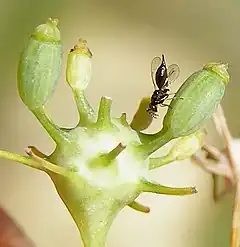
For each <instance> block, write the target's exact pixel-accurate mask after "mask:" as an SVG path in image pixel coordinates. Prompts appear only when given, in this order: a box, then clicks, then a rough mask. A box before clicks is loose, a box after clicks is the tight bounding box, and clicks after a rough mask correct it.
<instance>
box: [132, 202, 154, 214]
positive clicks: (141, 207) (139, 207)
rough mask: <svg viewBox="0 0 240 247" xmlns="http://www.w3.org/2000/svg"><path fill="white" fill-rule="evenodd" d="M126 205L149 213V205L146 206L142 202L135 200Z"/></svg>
mask: <svg viewBox="0 0 240 247" xmlns="http://www.w3.org/2000/svg"><path fill="white" fill-rule="evenodd" d="M128 206H129V207H130V208H132V209H134V210H137V211H139V212H142V213H149V212H150V208H149V207H146V206H144V205H143V204H141V203H139V202H136V201H133V202H132V203H130V204H128Z"/></svg>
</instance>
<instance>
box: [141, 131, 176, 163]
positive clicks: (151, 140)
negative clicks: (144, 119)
mask: <svg viewBox="0 0 240 247" xmlns="http://www.w3.org/2000/svg"><path fill="white" fill-rule="evenodd" d="M143 135H144V136H143V137H144V139H145V140H144V144H142V145H140V146H139V147H138V149H139V151H140V152H142V154H143V156H145V158H147V157H148V156H149V155H151V154H152V153H154V152H155V151H156V150H158V149H159V148H161V147H162V146H164V145H165V144H166V143H168V142H169V141H171V140H172V139H173V137H172V134H171V131H168V130H167V129H162V130H161V131H159V132H158V133H156V134H154V135H147V134H143ZM140 138H141V137H140ZM147 139H148V142H147Z"/></svg>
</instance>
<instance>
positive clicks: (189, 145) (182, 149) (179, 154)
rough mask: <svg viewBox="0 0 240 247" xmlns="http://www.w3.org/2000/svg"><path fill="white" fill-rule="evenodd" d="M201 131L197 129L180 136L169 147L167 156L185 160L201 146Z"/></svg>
mask: <svg viewBox="0 0 240 247" xmlns="http://www.w3.org/2000/svg"><path fill="white" fill-rule="evenodd" d="M202 143H203V133H202V132H201V131H197V132H195V133H193V134H191V135H188V136H184V137H181V138H180V139H179V140H178V141H177V142H176V143H175V144H174V145H173V147H172V148H171V150H170V152H169V154H168V155H169V156H171V157H174V160H185V159H188V158H189V157H191V156H192V155H193V154H195V153H196V152H197V151H198V150H199V149H200V148H201V146H202Z"/></svg>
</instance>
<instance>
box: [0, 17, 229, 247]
mask: <svg viewBox="0 0 240 247" xmlns="http://www.w3.org/2000/svg"><path fill="white" fill-rule="evenodd" d="M57 23H58V22H57V21H56V20H51V19H49V20H48V21H47V22H46V23H45V24H42V25H40V26H38V27H37V28H36V29H35V31H34V33H33V34H32V35H31V36H30V38H29V40H28V42H27V43H26V45H25V47H24V49H23V52H22V54H21V58H20V62H19V68H18V90H19V94H20V97H21V99H22V101H23V102H24V104H25V105H26V106H27V107H28V108H29V110H30V111H31V112H32V113H33V114H34V115H35V116H36V117H37V119H38V120H39V122H40V123H41V124H42V126H43V127H44V128H45V129H46V131H47V132H48V134H49V135H50V136H51V137H52V139H53V140H54V141H55V143H56V148H55V150H54V151H53V153H52V154H51V155H50V156H46V155H45V154H43V153H41V152H40V151H38V150H37V149H36V148H35V147H32V146H29V149H28V151H27V154H28V156H21V155H18V154H14V153H10V152H7V151H0V157H2V158H7V159H11V160H15V161H17V162H20V163H23V164H25V165H28V166H31V167H33V168H36V169H39V170H41V171H44V172H46V173H47V174H48V175H49V176H50V178H51V179H52V181H53V183H54V185H55V187H56V190H57V192H58V194H59V196H60V197H61V199H62V200H63V202H64V203H65V205H66V207H67V208H68V210H69V212H70V214H71V215H72V217H73V219H74V221H75V222H76V225H77V227H78V229H79V231H80V233H81V237H82V240H83V243H84V246H85V247H103V246H104V245H105V240H106V237H107V233H108V230H109V228H110V226H111V224H112V222H113V220H114V218H115V217H116V216H117V214H118V213H119V211H120V210H121V209H122V208H123V207H125V206H129V207H131V208H133V209H135V210H138V211H141V212H145V213H147V212H149V208H148V207H146V206H144V205H141V204H140V203H138V202H137V201H135V199H136V198H137V197H138V196H139V195H140V194H141V193H144V192H151V193H156V194H166V195H178V196H181V195H190V194H194V193H196V192H197V190H196V188H195V187H183V188H172V187H167V186H164V185H161V184H159V183H157V182H155V181H152V180H151V178H150V173H149V171H151V170H153V169H156V168H158V167H161V166H163V165H166V164H169V163H170V162H173V161H175V160H183V159H187V158H189V157H190V156H191V155H193V154H194V153H195V152H196V151H197V150H198V149H199V148H200V147H201V145H202V132H201V130H200V128H201V126H202V125H203V123H204V122H205V121H206V120H207V119H209V118H210V117H211V116H212V114H213V112H214V111H215V109H216V108H217V106H218V105H219V103H220V101H221V99H222V97H223V95H224V91H225V86H226V84H227V83H228V81H229V75H228V72H227V66H226V65H225V64H222V63H210V64H207V65H205V66H204V67H203V69H201V70H199V71H197V72H195V73H193V75H191V76H190V77H189V78H188V79H187V80H186V81H185V82H184V83H183V85H182V86H181V87H180V89H179V90H178V92H177V94H176V97H175V98H174V100H172V102H171V104H170V106H171V107H170V108H168V111H167V114H166V115H165V118H164V121H163V128H162V129H161V130H160V131H158V132H157V133H155V134H151V135H149V134H145V133H143V132H142V131H143V130H144V129H146V128H147V127H148V126H149V125H150V123H151V121H152V118H151V116H150V115H149V114H148V113H147V112H146V106H147V104H148V103H149V98H144V99H143V100H142V101H141V103H140V105H139V108H138V110H137V112H136V114H135V116H134V118H133V120H132V122H131V123H128V122H127V119H126V114H125V113H123V114H122V115H121V116H120V117H119V118H116V117H112V116H111V103H112V100H111V98H108V97H102V98H101V101H100V104H99V109H98V113H95V111H94V110H93V109H92V107H91V106H90V104H89V103H88V101H87V99H86V97H85V94H84V92H85V89H86V88H87V86H88V84H89V82H90V79H91V59H92V53H91V51H90V50H89V48H88V47H87V44H86V41H84V40H80V41H79V44H78V45H76V46H74V48H73V49H71V51H70V53H69V56H68V61H67V73H66V75H67V76H66V79H67V82H68V84H69V86H70V87H71V89H72V91H73V95H74V97H75V100H76V104H77V107H78V112H79V117H80V120H79V123H78V124H77V126H76V127H74V128H71V129H66V128H60V127H58V126H57V125H56V124H54V122H53V121H52V119H51V118H50V117H49V116H48V114H47V110H46V108H45V106H46V104H47V102H48V100H49V99H50V98H51V96H52V94H53V92H54V89H55V88H56V86H57V82H58V78H59V73H60V67H61V59H62V47H61V37H60V31H59V29H58V28H57ZM176 138H179V139H178V141H177V142H176V143H175V144H174V145H173V147H172V148H171V150H170V152H169V153H168V154H167V155H166V156H164V157H160V158H151V155H152V154H153V153H154V152H155V151H156V150H158V149H159V148H161V147H162V146H164V145H165V144H166V143H168V142H170V141H171V140H173V139H176Z"/></svg>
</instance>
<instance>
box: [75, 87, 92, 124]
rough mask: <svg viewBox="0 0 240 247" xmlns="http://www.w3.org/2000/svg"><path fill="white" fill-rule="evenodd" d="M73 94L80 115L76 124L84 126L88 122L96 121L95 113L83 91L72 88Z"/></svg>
mask: <svg viewBox="0 0 240 247" xmlns="http://www.w3.org/2000/svg"><path fill="white" fill-rule="evenodd" d="M73 94H74V98H75V101H76V104H77V108H78V113H79V117H80V119H79V123H78V125H80V126H86V125H88V124H92V123H94V122H95V121H96V114H95V112H94V110H93V108H92V107H91V105H90V104H89V102H88V101H87V99H86V97H85V94H84V91H83V90H79V89H77V88H74V89H73Z"/></svg>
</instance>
